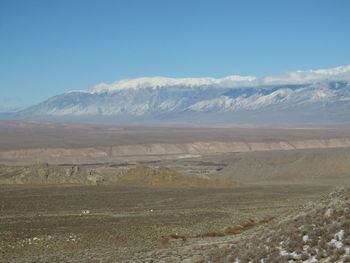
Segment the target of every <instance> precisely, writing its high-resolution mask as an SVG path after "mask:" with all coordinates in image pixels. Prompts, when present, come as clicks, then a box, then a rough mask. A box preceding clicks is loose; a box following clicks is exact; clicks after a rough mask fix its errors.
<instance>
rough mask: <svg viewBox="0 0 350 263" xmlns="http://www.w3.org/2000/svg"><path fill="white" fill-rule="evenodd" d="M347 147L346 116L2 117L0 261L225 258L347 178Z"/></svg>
mask: <svg viewBox="0 0 350 263" xmlns="http://www.w3.org/2000/svg"><path fill="white" fill-rule="evenodd" d="M349 147H350V128H349V127H346V126H337V127H335V126H327V125H323V126H312V125H310V126H307V125H304V126H301V127H299V126H293V127H291V126H273V127H269V126H252V125H246V126H232V125H231V126H229V125H220V126H204V125H203V126H200V125H196V126H194V125H193V126H189V125H187V126H181V125H170V124H169V125H163V126H159V125H158V126H155V125H148V126H140V125H111V124H82V123H49V122H33V121H1V122H0V164H1V165H0V262H215V260H216V262H226V261H225V260H228V259H227V258H228V256H227V255H229V254H230V252H227V251H226V250H227V249H230V248H231V247H232V249H234V248H235V247H239V245H238V243H237V242H242V240H245V239H248V238H249V237H250V236H251V235H253V234H254V233H257V232H258V231H264V229H265V228H266V231H265V232H268V231H269V229H270V230H271V229H273V228H274V226H277V225H278V226H281V225H283V224H284V223H285V222H286V221H288V220H291V218H292V217H293V216H298V215H304V216H305V213H306V212H307V211H308V209H309V207H310V205H311V206H312V205H313V206H314V204H317V203H320V200H325V196H326V195H327V194H329V193H330V192H332V191H334V190H335V189H338V188H339V187H341V186H344V185H347V184H349V182H350V149H349ZM287 219H288V220H287ZM259 233H260V232H259ZM302 237H303V236H302ZM302 237H301V238H302ZM301 240H302V239H301ZM236 243H237V244H236ZM300 243H302V241H301V242H300ZM223 251H225V253H223ZM243 252H244V251H242V254H244V253H245V252H244V253H243ZM345 252H346V251H345ZM345 252H344V253H343V254H344V257H343V258H345V254H346V253H345ZM280 254H281V253H280ZM282 254H283V253H282ZM343 254H342V255H343ZM213 255H216V256H213ZM218 255H223V256H221V257H220V256H218ZM247 258H248V259H249V256H247ZM250 258H251V260H250V261H249V260H248V259H247V260H248V261H247V262H257V261H254V260H255V259H256V258H257V257H256V256H255V255H252V256H250ZM311 258H312V255H311V254H310V259H311ZM214 259H215V260H214ZM324 259H325V260H326V259H327V257H325V258H324ZM293 260H294V261H296V262H298V261H300V262H304V261H302V259H301V257H300V258H296V259H293ZM305 260H306V259H305ZM227 262H234V259H232V257H231V261H227ZM242 262H245V261H244V259H242ZM268 262H270V261H268ZM271 262H272V261H271ZM276 262H284V261H282V259H279V261H276ZM287 262H288V261H287ZM319 262H322V261H321V260H320V261H319ZM324 262H326V261H324ZM334 262H337V261H334ZM339 262H340V261H339Z"/></svg>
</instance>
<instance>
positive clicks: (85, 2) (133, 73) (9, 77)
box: [0, 0, 350, 107]
mask: <svg viewBox="0 0 350 263" xmlns="http://www.w3.org/2000/svg"><path fill="white" fill-rule="evenodd" d="M348 64H350V1H349V0H275V1H271V0H255V1H253V0H207V1H206V0H113V1H112V0H111V1H109V0H22V1H18V0H0V90H1V92H0V106H8V105H16V106H20V107H24V106H29V105H32V104H35V103H38V102H40V101H42V100H44V99H46V98H49V97H51V96H53V95H57V94H59V93H63V92H65V91H68V90H76V89H86V88H89V87H91V86H93V85H95V84H98V83H100V82H107V83H109V82H113V81H115V80H118V79H121V78H134V77H143V76H168V77H224V76H227V75H233V74H240V75H256V76H263V75H272V74H278V73H280V72H283V71H292V70H297V69H319V68H331V67H335V66H340V65H348Z"/></svg>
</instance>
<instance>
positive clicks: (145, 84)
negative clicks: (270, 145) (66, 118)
mask: <svg viewBox="0 0 350 263" xmlns="http://www.w3.org/2000/svg"><path fill="white" fill-rule="evenodd" d="M324 80H328V81H332V80H334V81H336V80H337V81H338V80H350V65H348V66H341V67H336V68H332V69H320V70H304V71H303V70H297V71H292V72H286V73H283V74H280V75H277V76H266V77H260V78H258V77H254V76H239V75H232V76H227V77H224V78H218V79H216V78H167V77H144V78H136V79H123V80H119V81H116V82H114V83H112V84H107V83H100V84H98V85H96V86H94V87H92V88H90V89H88V90H87V91H86V92H89V93H99V92H111V91H117V90H125V89H142V88H162V87H168V86H179V87H180V86H184V87H200V86H216V87H226V88H235V87H252V86H259V85H283V84H300V83H310V82H316V81H324Z"/></svg>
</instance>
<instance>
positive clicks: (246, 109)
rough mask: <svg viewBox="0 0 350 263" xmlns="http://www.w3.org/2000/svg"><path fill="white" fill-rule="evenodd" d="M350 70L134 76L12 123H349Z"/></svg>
mask: <svg viewBox="0 0 350 263" xmlns="http://www.w3.org/2000/svg"><path fill="white" fill-rule="evenodd" d="M348 113H350V66H342V67H337V68H333V69H328V70H309V71H294V72H289V73H285V74H282V75H280V76H271V77H261V78H257V77H253V76H238V75H233V76H228V77H225V78H221V79H214V78H182V79H175V78H165V77H153V78H138V79H131V80H130V79H129V80H128V79H127V80H120V81H117V82H114V83H112V84H105V83H102V84H99V85H96V86H94V87H92V88H90V89H87V90H82V91H70V92H66V93H63V94H60V95H57V96H54V97H52V98H49V99H48V100H46V101H44V102H42V103H39V104H38V105H35V106H32V107H29V108H27V109H24V110H21V111H19V112H17V113H15V114H12V116H13V117H14V118H17V119H35V120H72V121H76V120H79V121H96V120H97V121H106V122H164V121H165V122H169V121H170V122H172V121H174V122H184V123H192V122H193V121H195V122H269V121H271V122H287V123H288V122H292V123H295V122H300V123H305V122H311V123H312V122H322V123H323V122H327V121H329V122H331V123H332V122H338V123H339V122H349V121H350V118H349V117H348V116H349V114H348Z"/></svg>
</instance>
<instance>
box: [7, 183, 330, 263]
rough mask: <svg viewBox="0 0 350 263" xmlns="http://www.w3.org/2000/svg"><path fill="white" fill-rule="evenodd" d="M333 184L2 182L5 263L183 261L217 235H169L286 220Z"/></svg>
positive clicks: (197, 233)
mask: <svg viewBox="0 0 350 263" xmlns="http://www.w3.org/2000/svg"><path fill="white" fill-rule="evenodd" d="M330 189H332V186H329V185H317V186H316V185H278V186H251V187H241V188H233V189H200V188H197V189H186V188H177V189H174V188H170V189H169V188H148V187H141V188H140V187H136V188H135V187H127V186H117V185H105V186H104V185H100V186H72V185H70V186H69V185H68V186H67V185H58V186H57V185H56V186H54V185H48V186H42V185H41V186H26V185H22V186H18V185H17V186H16V185H13V186H9V185H7V186H2V187H1V188H0V197H1V198H0V207H1V213H0V217H1V220H0V236H1V238H0V248H1V252H0V262H147V261H148V262H149V260H148V259H147V258H150V259H152V260H155V262H162V261H161V259H162V258H164V261H163V262H181V261H182V260H185V259H188V258H192V256H195V254H196V253H202V252H203V251H202V250H199V251H197V252H196V253H194V252H195V250H192V249H190V250H189V251H188V250H187V252H186V253H187V255H183V256H182V255H181V253H179V251H183V252H184V251H186V249H185V248H186V247H188V246H189V247H192V246H197V245H198V246H199V247H202V246H203V247H205V244H208V243H212V242H214V243H215V240H216V239H217V238H215V237H214V239H210V238H209V239H208V238H193V239H188V240H181V239H180V240H172V241H171V247H170V248H169V247H167V248H166V247H163V246H162V243H161V241H162V238H163V237H165V236H169V235H172V234H176V235H183V236H188V235H193V236H194V235H200V234H205V233H208V232H223V231H225V230H226V229H227V228H229V227H234V226H237V225H240V224H244V223H247V222H251V220H261V219H264V218H267V217H271V216H276V217H277V218H281V217H283V215H284V214H285V213H288V212H289V211H291V210H293V209H297V208H298V207H300V206H302V205H303V204H305V200H309V201H310V200H317V199H318V198H319V196H320V195H321V194H323V193H325V192H327V191H330ZM223 238H225V237H223ZM227 238H229V239H230V238H233V237H231V236H228V237H227ZM157 251H158V252H157ZM176 251H178V252H176ZM175 252H176V253H179V255H176V254H175V255H174V256H173V255H172V253H175ZM154 253H165V254H162V256H161V257H158V256H155V255H156V254H154ZM187 262H188V261H187Z"/></svg>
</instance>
